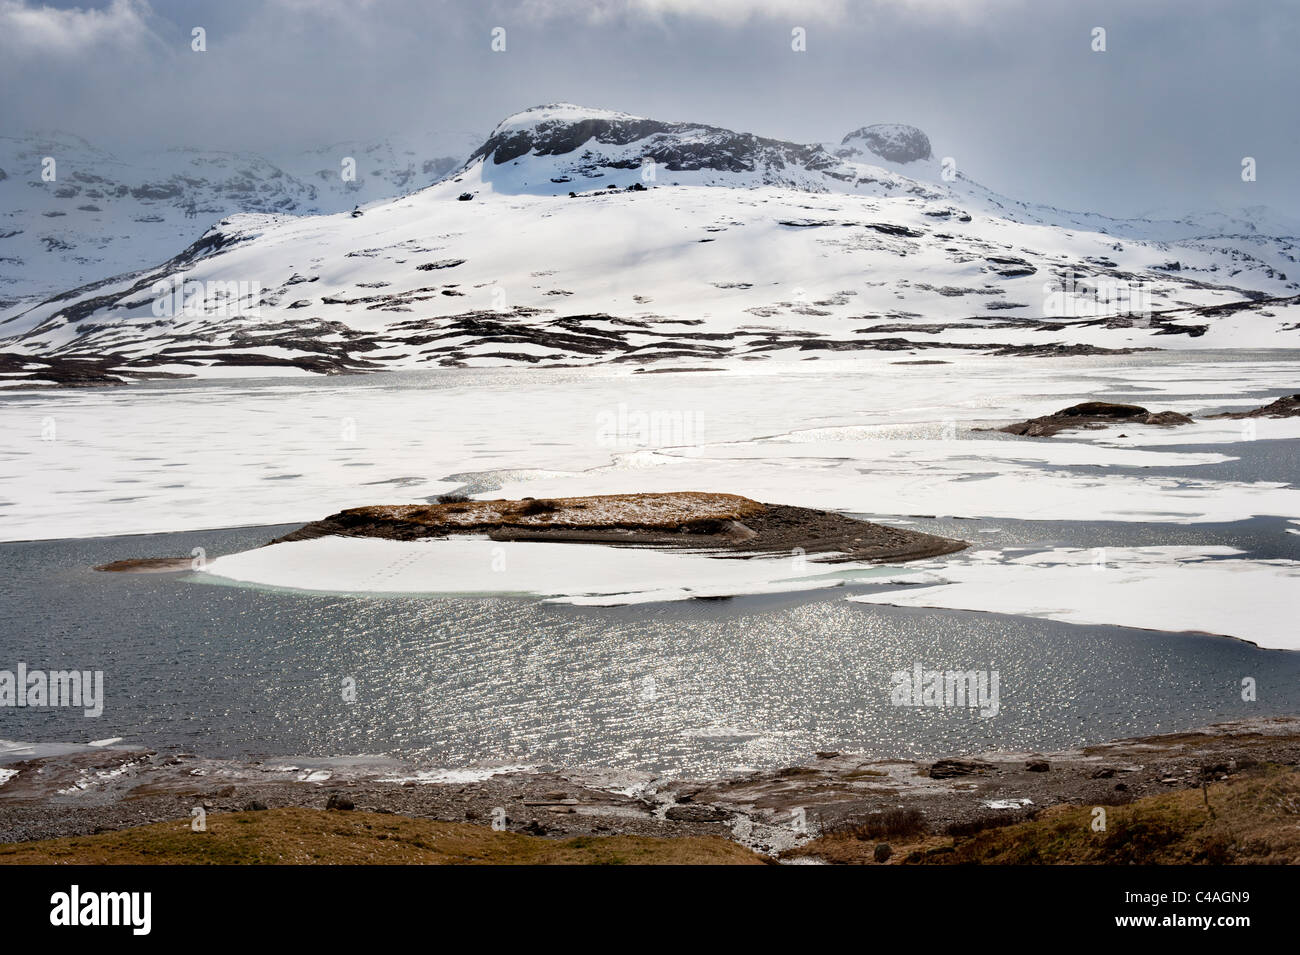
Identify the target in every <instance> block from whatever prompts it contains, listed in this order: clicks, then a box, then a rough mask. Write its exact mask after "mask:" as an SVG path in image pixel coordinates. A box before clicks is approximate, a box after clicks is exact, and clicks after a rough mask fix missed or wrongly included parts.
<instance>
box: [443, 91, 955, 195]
mask: <svg viewBox="0 0 1300 955" xmlns="http://www.w3.org/2000/svg"><path fill="white" fill-rule="evenodd" d="M899 128H900V129H911V127H899ZM916 132H917V133H918V134H919V135H920V137H921V140H923V141H924V144H925V153H926V155H928V152H929V140H928V139H926V138H925V134H924V133H920V131H919V130H916ZM877 139H878V140H879V141H880V142H884V141H885V140H886V139H887V137H886V136H884V134H883V133H882V134H880V135H879V136H877ZM906 139H907V137H906V136H905V135H902V134H900V142H902V141H905V140H906ZM877 162H878V160H857V161H854V160H849V159H846V158H845V157H842V156H837V155H835V154H833V153H832V152H831V151H830V150H828V149H827V148H826V147H825V146H824V145H822V144H819V143H813V144H802V143H794V142H786V141H783V140H779V139H770V138H766V137H763V136H756V135H754V134H753V133H746V132H737V131H735V130H730V129H725V128H723V127H720V126H710V125H707V124H704V123H681V122H664V121H661V120H656V119H648V118H646V117H642V116H635V115H633V114H631V113H623V112H618V111H616V110H608V109H600V108H594V107H588V106H579V105H576V104H573V103H552V104H549V105H546V106H535V107H533V108H531V109H526V110H523V111H522V112H519V113H515V114H513V115H511V116H508V117H506V119H504V120H502V122H500V123H499V124H498V125H497V127H496V129H494V130H493V131H492V135H491V136H489V137H488V139H487V141H486V142H484V143H483V145H482V146H480V147H479V148H478V149H477V150H476V151H475V152H474V153H473V155H471V156H470V158H469V160H468V161H467V162H466V163H465V166H464V170H463V171H464V172H465V173H466V174H470V175H471V176H477V177H478V178H479V179H480V180H481V181H482V182H483V184H484V185H485V186H488V187H490V188H491V189H493V190H494V191H498V192H507V193H509V192H553V193H554V192H567V191H583V190H587V189H592V188H606V187H608V186H609V185H618V186H627V185H629V184H630V180H631V179H633V178H635V177H643V178H647V181H655V180H657V181H660V182H668V183H676V184H681V185H731V186H742V187H747V186H782V187H787V188H795V189H802V190H806V191H811V192H827V191H846V190H854V189H856V188H857V187H858V186H859V185H860V184H861V185H866V186H874V187H876V188H879V189H881V190H883V191H884V192H886V193H892V192H894V191H898V190H906V189H910V188H913V187H915V185H916V184H915V183H912V182H910V181H904V180H903V179H901V178H900V177H897V176H891V175H890V174H889V173H887V172H885V171H884V170H881V169H871V170H868V169H864V168H863V167H864V166H866V165H872V166H874V165H875V164H876V163H877ZM646 170H649V172H646ZM921 191H926V190H923V189H922V190H921Z"/></svg>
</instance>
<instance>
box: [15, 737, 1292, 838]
mask: <svg viewBox="0 0 1300 955" xmlns="http://www.w3.org/2000/svg"><path fill="white" fill-rule="evenodd" d="M381 762H383V763H385V764H384V765H379V764H380V763H381ZM349 763H351V765H349ZM2 765H3V768H4V769H5V770H6V771H7V772H6V773H4V774H3V775H5V776H7V779H5V781H4V782H3V783H2V784H0V842H4V843H20V842H28V841H32V840H40V839H51V838H60V837H69V836H88V835H92V834H95V833H103V832H116V831H120V830H124V829H129V828H132V827H136V826H140V825H143V824H147V823H159V822H165V821H168V820H181V819H188V818H189V816H190V813H191V811H192V810H193V809H194V808H196V807H202V808H203V809H204V811H205V812H206V813H208V814H224V813H238V812H250V811H259V810H261V809H265V808H271V809H285V808H305V809H317V810H323V809H327V808H336V809H351V808H355V809H356V810H358V811H364V812H372V813H380V814H391V815H396V816H406V817H412V818H417V819H426V820H434V821H441V822H457V823H470V824H473V825H477V826H489V825H490V824H491V823H492V822H493V821H494V819H496V818H498V817H502V816H503V817H504V823H503V825H504V829H505V830H506V831H510V832H515V833H522V834H527V835H533V836H545V837H548V838H552V839H568V838H574V837H582V836H633V837H655V838H664V837H667V838H678V837H698V836H715V837H722V838H724V839H727V840H730V841H732V842H735V843H738V844H740V845H742V846H745V847H747V848H750V849H753V850H755V851H757V852H760V853H763V854H765V855H767V856H770V857H781V856H782V855H783V854H786V853H794V854H795V855H799V856H806V855H809V854H812V855H814V856H816V855H817V845H819V844H821V843H822V841H823V840H827V841H828V842H827V844H828V845H829V844H838V842H842V841H843V840H845V839H848V840H849V843H850V844H851V845H852V844H854V839H856V840H857V841H861V837H860V836H857V837H852V834H853V833H855V832H860V831H861V830H862V828H863V827H864V826H868V827H869V826H870V825H872V824H873V823H874V821H876V820H880V819H882V818H887V816H888V814H890V813H894V812H895V811H897V810H899V809H900V808H901V809H904V810H914V811H915V813H917V814H919V815H918V816H917V817H916V818H918V819H920V820H922V823H921V824H922V826H923V830H922V832H923V833H928V834H932V835H933V834H943V833H952V832H971V833H978V832H981V831H984V830H987V829H997V828H1002V827H1005V826H1007V825H1008V824H1013V823H1018V822H1026V821H1029V820H1033V819H1035V818H1036V817H1037V816H1038V814H1039V813H1041V812H1043V811H1044V810H1051V809H1052V807H1059V806H1070V805H1074V806H1089V805H1093V806H1095V805H1102V806H1125V805H1128V804H1130V803H1133V802H1136V801H1138V800H1142V799H1145V798H1148V797H1154V796H1159V795H1162V794H1171V793H1178V792H1182V791H1185V790H1192V789H1201V788H1202V786H1203V785H1204V784H1209V783H1216V784H1217V783H1230V782H1231V781H1234V780H1238V779H1241V778H1246V777H1248V776H1249V774H1250V773H1251V772H1253V771H1254V770H1255V768H1259V767H1268V766H1274V767H1276V766H1283V767H1290V768H1291V769H1294V768H1295V767H1296V766H1297V765H1300V716H1284V717H1269V718H1261V719H1249V720H1236V721H1232V722H1226V723H1217V724H1212V725H1211V726H1208V727H1204V728H1200V729H1193V730H1189V731H1185V732H1179V733H1165V734H1157V735H1152V736H1142V737H1132V738H1125V739H1117V740H1111V741H1109V742H1104V743H1097V744H1092V745H1085V746H1080V747H1075V748H1071V749H1066V750H1061V751H1054V752H1047V753H1020V752H995V753H972V754H968V755H965V756H962V757H959V758H951V757H950V758H946V759H939V760H923V761H921V760H902V759H872V758H868V757H865V756H862V755H857V754H852V753H835V752H819V753H816V754H814V755H813V756H812V757H811V758H810V759H809V760H808V761H807V762H805V763H803V764H800V765H795V766H788V767H785V768H783V769H779V770H773V771H761V772H754V773H746V774H740V775H729V776H722V777H718V778H712V779H689V778H680V779H659V778H656V777H654V776H652V775H649V774H635V773H629V772H623V771H616V770H610V769H600V768H586V769H559V770H533V769H529V768H523V767H519V766H513V767H501V768H500V771H499V772H493V771H492V770H491V769H489V768H483V769H478V770H450V771H448V770H433V769H428V768H426V769H421V768H419V767H413V766H406V765H403V764H399V763H396V762H393V761H376V760H370V761H365V760H354V761H348V760H334V761H321V760H315V761H313V760H306V759H300V760H293V759H289V758H284V759H278V758H270V759H264V760H235V759H216V758H206V757H199V756H192V755H186V754H175V755H171V754H161V753H157V752H153V751H149V750H141V749H130V748H119V747H116V746H114V745H113V744H111V743H110V744H108V745H103V746H99V747H94V748H91V747H83V748H79V749H78V750H77V751H76V752H71V753H68V752H64V753H61V754H59V755H48V756H38V757H34V758H30V759H26V760H17V761H8V762H5V763H3V764H2ZM326 765H328V768H322V767H324V766H326Z"/></svg>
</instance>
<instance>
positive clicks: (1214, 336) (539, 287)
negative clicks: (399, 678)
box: [0, 104, 1300, 381]
mask: <svg viewBox="0 0 1300 955" xmlns="http://www.w3.org/2000/svg"><path fill="white" fill-rule="evenodd" d="M943 171H944V170H943V165H942V162H941V160H939V159H936V157H935V156H934V155H933V154H932V150H931V149H930V147H929V141H928V139H927V138H926V137H925V134H924V133H921V131H920V130H915V129H912V128H911V127H902V126H884V127H881V126H875V127H872V126H868V127H864V128H862V129H859V130H857V131H856V132H854V133H851V134H850V135H849V136H847V137H845V138H844V140H842V141H841V142H840V143H838V144H829V145H818V144H813V145H801V144H796V143H785V142H780V141H777V140H771V139H764V138H761V137H757V136H754V135H751V134H748V133H737V132H733V131H730V130H726V129H720V128H718V127H712V126H705V125H700V124H690V123H665V122H659V121H656V120H650V119H645V118H642V117H636V116H631V115H628V114H625V113H617V112H611V111H607V110H597V109H589V108H583V107H577V106H572V105H568V104H560V105H552V106H546V107H538V108H536V109H531V110H526V111H524V112H522V113H518V114H516V115H514V116H511V117H509V118H507V119H506V120H505V121H503V122H502V123H501V124H500V125H498V126H497V127H496V129H495V130H493V132H492V134H491V136H489V138H488V139H487V140H486V141H485V142H484V143H483V144H482V145H481V146H480V147H479V148H478V149H476V150H474V152H473V153H472V155H471V156H470V158H469V160H468V161H467V162H466V163H465V164H464V165H463V166H462V167H461V168H460V169H458V170H457V171H456V172H455V173H454V174H453V175H451V176H450V177H448V178H446V179H444V180H443V181H441V182H438V183H436V184H434V185H432V186H429V187H427V188H424V189H420V190H418V191H415V192H413V193H411V194H409V195H406V196H403V197H401V198H398V199H392V200H385V201H380V202H374V203H371V204H368V205H365V206H363V207H362V208H361V209H360V210H358V213H355V214H354V213H351V212H343V213H338V214H333V215H314V216H296V215H285V214H283V213H282V212H280V211H278V210H266V211H263V212H262V213H261V214H242V215H234V216H229V217H227V218H225V219H223V220H222V221H220V222H219V223H218V224H217V225H216V226H214V227H213V228H212V229H210V230H209V231H208V232H207V233H205V234H204V235H203V236H202V238H200V239H199V240H198V241H196V242H194V243H193V244H191V245H190V246H189V247H188V248H186V249H184V251H181V252H179V253H178V254H176V255H175V256H174V257H173V258H171V259H169V260H167V261H166V262H164V263H163V264H162V265H159V266H157V267H154V268H149V269H145V270H142V271H139V272H135V273H132V274H129V275H124V276H119V277H116V278H114V279H111V280H106V281H101V282H97V283H94V284H92V285H89V286H86V287H82V288H78V289H75V290H72V291H69V292H66V293H63V294H60V295H57V296H55V297H53V298H50V299H48V300H46V301H44V302H42V303H40V304H38V305H36V306H35V307H32V308H26V309H23V310H22V311H20V312H18V313H17V314H11V315H10V316H9V317H8V318H7V319H6V320H4V321H3V322H0V352H9V353H11V357H10V358H9V360H8V361H9V364H8V365H7V366H6V367H5V368H4V369H0V371H3V372H4V373H6V374H7V376H8V378H9V380H10V381H18V380H33V379H45V380H75V381H81V380H96V379H97V380H114V379H124V378H131V377H147V376H150V375H159V374H181V375H192V374H199V375H211V374H222V373H224V374H247V373H248V370H249V369H250V368H251V367H261V368H263V369H271V370H274V371H277V372H280V373H282V372H283V371H284V370H286V369H302V370H307V371H320V372H332V371H345V370H366V369H378V368H391V367H421V366H437V365H475V364H499V363H508V362H520V363H544V364H589V363H596V362H605V361H613V362H623V363H632V364H634V365H636V366H643V365H649V364H650V363H652V362H657V361H665V362H669V363H672V362H686V363H698V362H699V361H701V360H705V359H713V358H719V357H733V358H740V359H745V360H768V359H773V358H778V357H784V358H795V359H806V358H812V357H822V356H826V355H829V354H832V353H837V352H852V351H856V350H861V349H887V350H892V351H899V352H905V353H915V354H922V353H925V354H929V353H931V352H933V351H935V350H938V349H961V350H977V351H986V352H998V353H1003V354H1062V353H1064V354H1070V353H1080V352H1089V351H1092V352H1095V351H1098V350H1109V349H1131V348H1148V347H1161V348H1171V347H1172V348H1178V347H1182V348H1187V347H1243V346H1257V347H1296V346H1297V345H1300V333H1298V331H1297V330H1298V329H1300V300H1298V297H1297V293H1300V285H1298V284H1297V282H1296V281H1295V278H1296V277H1298V273H1300V266H1297V265H1296V261H1295V255H1296V254H1297V251H1298V250H1297V248H1296V244H1297V240H1295V239H1293V238H1290V237H1287V236H1268V235H1264V234H1262V233H1259V232H1256V233H1252V234H1249V235H1245V236H1234V235H1223V234H1221V233H1220V234H1215V233H1213V232H1210V233H1205V234H1202V233H1201V228H1202V227H1201V225H1200V224H1198V223H1195V222H1193V221H1190V220H1189V221H1186V222H1183V223H1181V224H1180V223H1178V222H1176V221H1172V220H1164V221H1156V220H1114V219H1106V218H1104V217H1100V216H1091V215H1080V214H1075V213H1070V212H1064V211H1061V210H1055V209H1051V208H1049V207H1044V206H1034V205H1030V204H1025V203H1019V202H1015V201H1014V200H1009V199H1006V198H1005V197H1001V196H998V195H997V194H995V193H993V192H991V191H990V190H987V189H984V188H983V187H981V186H979V185H978V184H977V183H974V182H971V181H970V180H968V179H966V178H965V177H963V176H961V175H958V176H957V177H956V178H955V179H952V181H948V180H947V179H945V177H944V175H943ZM182 281H183V282H184V283H185V284H184V287H183V289H180V288H179V286H178V283H180V282H182Z"/></svg>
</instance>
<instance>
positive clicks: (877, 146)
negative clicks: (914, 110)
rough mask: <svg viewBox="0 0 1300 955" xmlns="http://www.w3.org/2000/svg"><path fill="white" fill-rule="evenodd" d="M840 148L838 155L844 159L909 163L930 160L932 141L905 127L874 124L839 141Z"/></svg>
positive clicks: (912, 128) (920, 133) (911, 128)
mask: <svg viewBox="0 0 1300 955" xmlns="http://www.w3.org/2000/svg"><path fill="white" fill-rule="evenodd" d="M840 147H841V148H839V149H837V150H836V151H835V155H837V156H840V157H842V158H845V159H853V158H856V157H857V156H859V155H866V156H868V157H870V156H879V157H880V158H881V159H884V160H887V161H888V162H896V163H908V162H916V161H917V160H922V159H929V158H931V153H930V137H929V136H927V135H925V133H924V132H922V131H921V130H919V129H917V128H916V127H915V126H906V125H904V124H902V123H875V124H873V125H871V126H863V127H862V128H861V129H855V130H854V131H853V132H851V133H849V134H848V135H847V136H845V137H844V138H843V139H842V140H840Z"/></svg>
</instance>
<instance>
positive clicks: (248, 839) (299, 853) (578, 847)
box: [0, 809, 766, 865]
mask: <svg viewBox="0 0 1300 955" xmlns="http://www.w3.org/2000/svg"><path fill="white" fill-rule="evenodd" d="M765 862H766V860H765V859H764V858H763V857H761V856H759V855H757V854H755V853H753V852H751V851H750V850H748V849H746V848H744V847H743V846H738V845H736V844H735V843H733V842H729V841H727V840H725V839H721V838H717V837H713V836H708V837H690V838H680V839H652V838H647V837H643V836H602V837H581V838H576V839H566V840H563V841H561V840H555V839H544V838H541V837H538V836H528V835H522V834H520V833H514V832H494V831H493V830H492V829H490V828H488V827H486V826H475V825H471V824H469V823H464V822H433V821H430V820H426V819H412V818H410V817H407V816H396V815H388V814H384V813H369V812H327V811H325V810H321V809H268V810H265V811H262V812H239V813H229V814H215V815H209V816H208V819H207V831H206V832H192V831H191V830H190V827H189V820H188V819H178V820H174V821H172V822H160V823H155V824H153V825H149V826H140V827H138V828H135V829H126V830H123V831H122V832H105V833H99V834H97V835H93V836H79V837H74V838H67V839H46V840H42V841H40V842H21V843H13V844H9V845H3V846H0V864H9V865H762V864H764V863H765Z"/></svg>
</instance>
